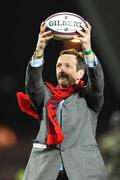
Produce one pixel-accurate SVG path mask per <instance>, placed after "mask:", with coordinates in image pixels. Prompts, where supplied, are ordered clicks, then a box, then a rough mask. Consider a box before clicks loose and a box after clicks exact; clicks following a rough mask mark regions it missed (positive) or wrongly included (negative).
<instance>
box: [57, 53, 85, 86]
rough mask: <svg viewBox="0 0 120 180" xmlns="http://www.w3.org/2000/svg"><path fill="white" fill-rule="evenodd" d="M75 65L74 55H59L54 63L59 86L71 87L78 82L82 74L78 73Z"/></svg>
mask: <svg viewBox="0 0 120 180" xmlns="http://www.w3.org/2000/svg"><path fill="white" fill-rule="evenodd" d="M76 65H77V60H76V56H75V55H71V54H63V55H61V56H59V58H58V61H57V64H56V75H57V80H58V83H59V85H60V87H71V86H73V85H75V84H78V83H79V81H80V79H81V77H82V76H83V74H82V76H81V75H80V72H79V71H77V67H76Z"/></svg>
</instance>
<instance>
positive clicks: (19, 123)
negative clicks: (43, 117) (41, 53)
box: [0, 0, 120, 139]
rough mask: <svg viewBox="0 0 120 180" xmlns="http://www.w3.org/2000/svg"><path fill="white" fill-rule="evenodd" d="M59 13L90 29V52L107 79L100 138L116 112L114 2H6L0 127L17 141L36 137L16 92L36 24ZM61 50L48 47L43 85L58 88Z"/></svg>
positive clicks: (0, 40)
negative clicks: (81, 19) (85, 23)
mask: <svg viewBox="0 0 120 180" xmlns="http://www.w3.org/2000/svg"><path fill="white" fill-rule="evenodd" d="M61 11H69V12H74V13H77V14H79V15H81V16H83V17H84V18H85V19H86V20H87V21H88V22H89V23H90V24H91V26H92V48H93V50H94V52H95V53H96V55H97V56H98V58H99V60H100V62H101V64H102V67H103V70H104V74H105V92H104V94H105V101H104V106H103V109H102V111H101V113H100V116H99V119H98V128H97V133H98V135H101V134H102V133H103V132H105V131H106V130H107V129H108V127H109V118H110V116H111V114H112V113H113V112H114V111H115V110H119V108H120V93H119V92H120V81H119V79H120V76H119V75H120V74H119V73H120V72H119V71H120V69H119V67H120V60H119V53H120V51H119V42H120V33H119V32H120V22H119V17H120V11H119V1H118V0H115V1H109V0H81V1H80V0H78V1H77V0H69V1H67V0H44V1H40V0H39V1H38V0H34V1H28V0H17V1H15V0H13V1H4V2H3V5H2V6H1V21H0V29H1V33H0V44H1V48H0V50H1V53H0V59H1V61H0V64H1V65H0V124H1V125H6V126H9V127H10V128H12V129H13V130H14V132H15V134H16V136H17V137H18V138H27V137H28V138H29V139H31V138H33V137H35V136H36V134H37V131H38V128H39V123H38V121H37V120H34V119H33V118H31V117H28V116H27V115H26V114H24V113H23V112H22V111H21V110H20V109H19V107H18V103H17V98H16V92H17V91H23V92H25V89H24V78H25V70H26V66H27V63H28V61H29V60H30V58H31V56H32V54H33V52H34V50H35V46H36V42H37V37H38V32H39V25H40V23H41V22H42V21H44V20H45V19H46V18H47V17H48V16H49V15H52V14H53V13H57V12H61ZM62 48H63V44H62V42H60V41H56V40H51V42H50V43H48V46H47V47H46V50H45V58H46V64H45V67H44V72H43V76H44V80H45V81H50V82H51V83H53V84H55V83H56V79H55V66H54V65H55V62H56V57H57V53H58V52H59V50H61V49H62Z"/></svg>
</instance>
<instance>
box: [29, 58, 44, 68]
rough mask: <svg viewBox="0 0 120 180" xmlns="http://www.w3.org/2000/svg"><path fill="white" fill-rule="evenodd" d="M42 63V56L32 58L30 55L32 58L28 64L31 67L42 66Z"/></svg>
mask: <svg viewBox="0 0 120 180" xmlns="http://www.w3.org/2000/svg"><path fill="white" fill-rule="evenodd" d="M43 63H44V60H43V57H41V58H39V59H34V58H33V56H32V60H31V62H30V65H31V66H32V67H40V66H42V65H43Z"/></svg>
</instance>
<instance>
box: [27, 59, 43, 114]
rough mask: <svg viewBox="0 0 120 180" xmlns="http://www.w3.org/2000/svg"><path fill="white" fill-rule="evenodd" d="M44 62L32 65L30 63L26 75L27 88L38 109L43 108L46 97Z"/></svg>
mask: <svg viewBox="0 0 120 180" xmlns="http://www.w3.org/2000/svg"><path fill="white" fill-rule="evenodd" d="M42 70H43V64H42V65H41V66H39V67H32V66H31V65H30V62H29V63H28V66H27V69H26V76H25V90H26V93H27V94H28V96H29V98H30V99H31V101H32V103H33V106H34V107H35V108H36V109H37V110H38V108H39V109H41V108H42V106H43V102H44V98H45V86H44V83H43V79H42Z"/></svg>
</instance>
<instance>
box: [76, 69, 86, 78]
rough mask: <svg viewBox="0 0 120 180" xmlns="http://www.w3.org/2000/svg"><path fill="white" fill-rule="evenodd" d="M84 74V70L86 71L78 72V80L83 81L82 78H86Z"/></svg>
mask: <svg viewBox="0 0 120 180" xmlns="http://www.w3.org/2000/svg"><path fill="white" fill-rule="evenodd" d="M84 74H85V70H84V69H80V70H78V72H77V79H78V80H80V79H82V77H83V76H84Z"/></svg>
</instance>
